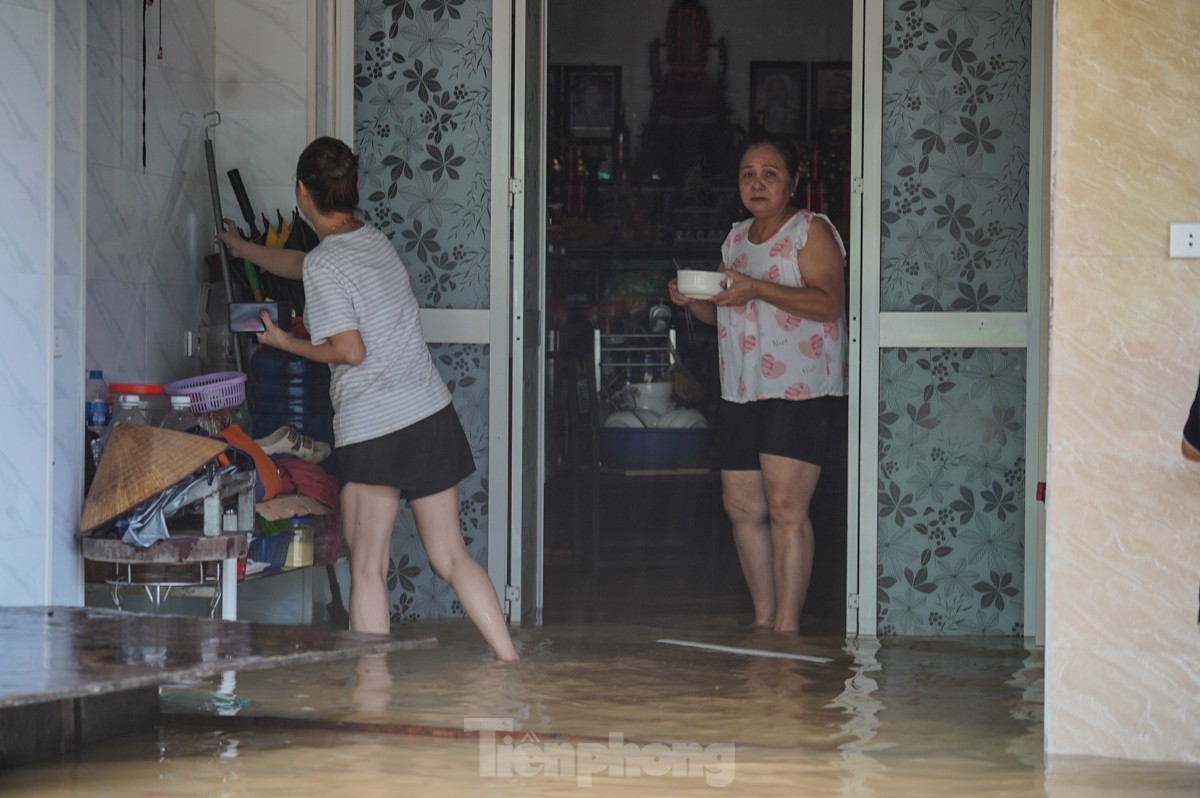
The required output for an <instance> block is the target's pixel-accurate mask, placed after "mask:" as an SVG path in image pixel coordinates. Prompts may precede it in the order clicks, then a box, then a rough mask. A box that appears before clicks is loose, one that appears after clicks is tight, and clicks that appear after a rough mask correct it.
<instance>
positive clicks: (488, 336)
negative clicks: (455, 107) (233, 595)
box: [331, 0, 521, 620]
mask: <svg viewBox="0 0 1200 798" xmlns="http://www.w3.org/2000/svg"><path fill="white" fill-rule="evenodd" d="M493 2H494V7H493V20H492V37H493V41H492V59H493V61H492V98H491V99H492V108H491V113H492V142H491V144H492V148H491V149H492V169H491V184H492V187H493V188H492V195H491V208H490V211H491V221H492V226H491V236H490V240H489V249H490V251H491V260H490V264H489V265H490V269H491V274H490V291H491V307H490V308H483V309H474V310H445V309H438V308H422V309H421V326H422V328H423V329H424V332H425V340H426V342H428V343H430V344H441V343H452V344H486V345H487V346H488V352H489V358H488V363H489V369H488V384H489V397H488V518H489V523H488V536H487V546H488V549H487V572H488V576H489V577H490V578H491V580H492V584H493V585H494V586H495V588H496V592H497V594H498V595H499V596H500V599H501V602H502V603H504V601H505V597H506V596H507V595H509V593H510V591H508V590H507V589H506V588H507V586H508V568H509V561H508V553H509V552H508V548H509V545H508V539H509V528H508V524H509V505H510V501H509V498H510V496H512V495H513V494H512V490H513V488H512V487H511V486H512V485H515V487H516V488H517V489H519V488H520V479H521V475H520V474H519V473H517V474H510V471H509V440H510V430H509V399H510V394H511V390H510V389H511V381H510V371H509V369H510V367H511V365H512V364H511V363H510V362H509V354H510V346H511V336H510V330H511V327H512V324H511V309H512V305H511V300H510V295H511V292H510V285H511V279H512V268H511V260H510V254H511V253H510V251H509V225H508V223H507V222H508V212H509V207H508V203H509V193H508V191H507V190H506V187H507V186H508V176H509V175H510V174H512V163H511V161H512V158H511V153H512V147H511V142H512V136H513V126H512V112H511V109H512V82H511V81H510V80H509V76H510V75H511V73H512V49H513V48H512V0H493ZM333 14H334V22H333V25H334V30H333V34H332V36H331V39H332V42H333V45H332V46H333V48H334V55H333V59H332V62H333V64H334V74H333V76H332V78H331V82H332V87H331V94H332V96H333V102H332V104H333V107H334V108H335V129H334V133H333V135H335V136H337V137H338V138H340V139H341V140H343V141H345V142H348V143H350V144H353V142H354V93H353V92H352V91H350V90H349V89H348V87H349V86H350V85H351V84H350V76H352V75H353V74H354V4H353V2H352V1H351V0H334V11H333ZM501 77H502V78H503V79H500V78H501ZM518 351H519V350H518ZM516 573H517V576H518V578H519V576H520V571H519V570H518V571H516ZM510 617H512V618H514V619H515V620H519V619H520V613H519V608H518V611H517V612H515V613H513V614H512V615H510Z"/></svg>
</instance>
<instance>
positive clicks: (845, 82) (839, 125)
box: [812, 61, 854, 139]
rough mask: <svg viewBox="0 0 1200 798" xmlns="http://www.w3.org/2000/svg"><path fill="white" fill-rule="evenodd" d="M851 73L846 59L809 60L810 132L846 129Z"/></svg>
mask: <svg viewBox="0 0 1200 798" xmlns="http://www.w3.org/2000/svg"><path fill="white" fill-rule="evenodd" d="M853 77H854V73H853V71H852V69H851V65H850V62H849V61H816V62H813V64H812V135H813V138H815V139H821V138H825V137H827V136H829V135H831V134H832V133H833V132H834V131H838V130H842V129H848V128H849V126H850V111H851V104H852V102H853V89H854V87H853V85H852V81H853Z"/></svg>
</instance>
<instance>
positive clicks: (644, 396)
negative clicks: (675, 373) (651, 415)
mask: <svg viewBox="0 0 1200 798" xmlns="http://www.w3.org/2000/svg"><path fill="white" fill-rule="evenodd" d="M629 394H630V396H632V397H633V406H634V407H636V408H637V409H638V410H653V411H654V412H655V413H665V412H667V410H669V409H670V407H671V397H672V396H674V395H675V383H674V382H670V381H664V382H636V383H634V384H633V385H630V386H629Z"/></svg>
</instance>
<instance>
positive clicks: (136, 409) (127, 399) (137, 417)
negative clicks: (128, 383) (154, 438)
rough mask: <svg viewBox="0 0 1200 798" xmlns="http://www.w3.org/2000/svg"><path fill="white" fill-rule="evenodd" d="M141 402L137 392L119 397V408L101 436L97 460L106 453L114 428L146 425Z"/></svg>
mask: <svg viewBox="0 0 1200 798" xmlns="http://www.w3.org/2000/svg"><path fill="white" fill-rule="evenodd" d="M141 404H142V402H141V397H139V396H138V395H137V394H132V393H131V394H125V395H123V396H120V397H118V398H117V409H116V411H115V412H114V413H113V417H112V421H110V422H108V426H107V427H105V428H104V433H103V434H102V435H101V436H100V446H99V449H98V454H97V462H99V455H102V454H103V453H104V447H105V446H107V445H108V439H109V438H110V437H111V436H112V431H113V430H114V429H116V428H117V427H118V426H120V425H121V424H142V425H145V424H146V423H147V422H146V415H145V413H143V412H142V408H141Z"/></svg>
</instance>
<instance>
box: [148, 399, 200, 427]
mask: <svg viewBox="0 0 1200 798" xmlns="http://www.w3.org/2000/svg"><path fill="white" fill-rule="evenodd" d="M159 427H161V428H162V429H169V430H175V431H176V432H190V433H193V434H195V433H200V434H205V433H204V428H203V427H202V426H200V421H199V420H198V419H197V418H196V414H195V413H193V412H192V397H190V396H172V397H171V409H170V410H168V411H167V415H166V417H165V418H163V420H162V423H161V424H159Z"/></svg>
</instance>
